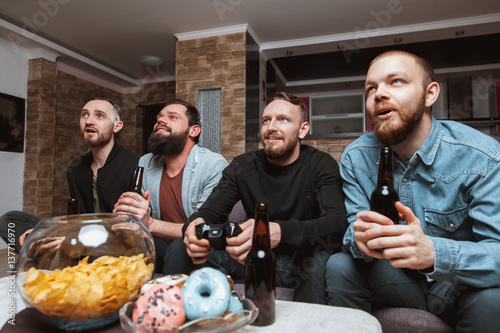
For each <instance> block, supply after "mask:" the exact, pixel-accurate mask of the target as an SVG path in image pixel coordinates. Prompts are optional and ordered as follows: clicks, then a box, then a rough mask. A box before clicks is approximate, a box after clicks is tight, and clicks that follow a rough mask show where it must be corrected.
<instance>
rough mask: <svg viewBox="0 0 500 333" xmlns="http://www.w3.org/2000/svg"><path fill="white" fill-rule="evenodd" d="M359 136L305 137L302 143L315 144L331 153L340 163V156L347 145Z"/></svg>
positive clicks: (314, 145)
mask: <svg viewBox="0 0 500 333" xmlns="http://www.w3.org/2000/svg"><path fill="white" fill-rule="evenodd" d="M357 138H358V137H348V138H319V139H307V138H306V139H305V140H302V144H305V145H309V146H313V147H316V148H318V149H319V150H322V151H324V152H326V153H328V154H330V155H332V156H333V158H334V159H335V160H336V161H337V163H339V164H340V158H341V157H342V153H343V152H344V150H345V149H346V147H347V146H348V145H349V144H350V143H351V142H353V141H354V140H356V139H357Z"/></svg>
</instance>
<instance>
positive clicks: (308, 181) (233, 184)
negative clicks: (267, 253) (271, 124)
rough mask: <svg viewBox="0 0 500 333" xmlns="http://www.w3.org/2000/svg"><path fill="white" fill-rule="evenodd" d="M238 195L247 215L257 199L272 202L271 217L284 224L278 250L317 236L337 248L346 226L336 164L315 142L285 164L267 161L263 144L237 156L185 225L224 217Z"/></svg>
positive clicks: (307, 243) (251, 213) (314, 241)
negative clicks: (318, 148)
mask: <svg viewBox="0 0 500 333" xmlns="http://www.w3.org/2000/svg"><path fill="white" fill-rule="evenodd" d="M238 200H241V201H242V203H243V206H244V208H245V212H246V214H247V216H248V217H249V218H253V217H254V215H255V204H256V203H259V202H264V203H267V204H268V212H269V221H271V222H278V223H279V224H280V226H281V242H280V245H279V246H278V247H277V248H276V249H275V252H278V253H279V252H281V253H290V251H295V250H297V249H298V247H300V248H301V249H302V248H303V247H304V246H306V247H314V246H316V245H317V242H318V240H319V239H323V241H326V242H328V243H327V244H330V245H329V247H332V245H331V244H335V247H336V248H337V249H338V246H340V244H341V242H342V237H343V235H344V232H345V230H346V228H347V219H346V211H345V207H344V194H343V192H342V180H341V178H340V174H339V167H338V164H337V162H336V161H335V159H333V157H332V156H330V155H329V154H326V153H324V152H322V151H319V150H317V149H316V148H314V147H311V146H306V145H303V146H301V149H300V155H299V158H298V159H297V160H296V161H294V162H293V163H291V164H289V165H287V166H284V167H278V166H275V165H273V164H271V163H269V161H268V160H267V157H266V155H265V153H264V151H263V150H262V149H261V150H258V151H254V152H251V153H245V154H242V155H240V156H237V157H236V158H234V160H233V161H232V162H231V164H230V165H229V166H228V167H227V168H226V169H225V170H224V171H223V173H222V178H221V180H220V182H219V184H218V185H217V187H215V188H214V190H213V191H212V194H211V195H210V196H209V198H208V199H207V201H205V203H204V205H203V206H202V207H201V208H200V209H199V210H198V212H196V213H195V214H193V215H192V216H191V217H190V218H189V219H188V223H186V225H185V226H184V228H186V227H187V225H188V224H189V222H190V221H192V220H194V219H195V218H197V217H202V218H203V219H204V220H205V222H206V223H208V224H216V223H221V221H224V220H225V219H226V218H227V216H228V215H229V213H230V212H231V209H232V207H233V205H234V204H235V203H236V202H238ZM184 230H185V229H184ZM323 245H324V243H323Z"/></svg>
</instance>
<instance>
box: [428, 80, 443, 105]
mask: <svg viewBox="0 0 500 333" xmlns="http://www.w3.org/2000/svg"><path fill="white" fill-rule="evenodd" d="M439 91H440V88H439V83H437V82H435V81H434V82H431V83H429V84H428V85H427V87H426V91H425V106H426V107H428V108H430V107H431V106H432V105H433V104H434V103H435V102H436V100H437V98H438V97H439Z"/></svg>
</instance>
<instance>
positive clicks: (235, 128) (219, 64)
mask: <svg viewBox="0 0 500 333" xmlns="http://www.w3.org/2000/svg"><path fill="white" fill-rule="evenodd" d="M245 52H246V33H245V32H241V33H236V34H229V35H223V36H216V37H207V38H200V39H192V40H185V41H178V42H177V50H176V66H175V67H176V68H175V70H176V76H175V78H176V89H175V91H176V96H177V98H180V99H184V100H187V101H189V102H190V103H192V104H193V105H195V106H196V104H197V94H198V89H203V88H218V87H220V88H221V92H222V103H221V108H222V110H221V129H222V130H221V153H222V155H223V156H224V157H225V158H226V159H227V160H228V161H231V160H232V159H233V157H235V156H237V155H239V154H241V153H244V152H245Z"/></svg>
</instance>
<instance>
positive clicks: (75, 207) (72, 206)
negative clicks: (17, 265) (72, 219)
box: [66, 199, 80, 215]
mask: <svg viewBox="0 0 500 333" xmlns="http://www.w3.org/2000/svg"><path fill="white" fill-rule="evenodd" d="M75 214H80V205H79V204H78V200H76V199H69V200H68V209H67V211H66V215H75Z"/></svg>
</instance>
